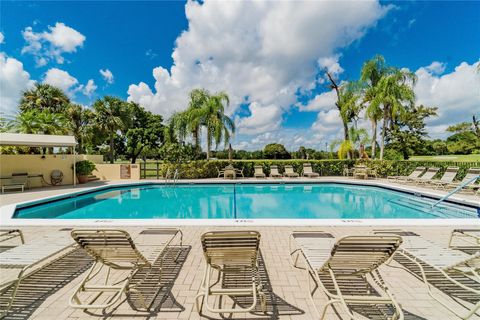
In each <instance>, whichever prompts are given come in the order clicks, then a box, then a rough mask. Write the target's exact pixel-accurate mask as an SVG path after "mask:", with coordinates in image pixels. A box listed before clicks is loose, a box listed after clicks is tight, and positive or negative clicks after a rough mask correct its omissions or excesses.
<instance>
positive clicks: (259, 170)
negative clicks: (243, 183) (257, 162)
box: [253, 166, 265, 178]
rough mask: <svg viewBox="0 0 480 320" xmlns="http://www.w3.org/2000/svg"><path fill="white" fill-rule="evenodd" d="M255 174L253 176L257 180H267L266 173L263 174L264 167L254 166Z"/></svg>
mask: <svg viewBox="0 0 480 320" xmlns="http://www.w3.org/2000/svg"><path fill="white" fill-rule="evenodd" d="M253 169H254V171H255V172H254V173H253V176H254V177H255V178H265V173H264V172H263V167H262V166H254V167H253Z"/></svg>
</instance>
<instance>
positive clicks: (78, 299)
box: [70, 228, 183, 310]
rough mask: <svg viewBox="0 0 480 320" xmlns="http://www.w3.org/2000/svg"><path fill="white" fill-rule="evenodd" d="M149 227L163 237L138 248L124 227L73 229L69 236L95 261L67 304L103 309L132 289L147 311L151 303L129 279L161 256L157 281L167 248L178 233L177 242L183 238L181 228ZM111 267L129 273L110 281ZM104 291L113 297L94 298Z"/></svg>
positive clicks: (150, 266)
mask: <svg viewBox="0 0 480 320" xmlns="http://www.w3.org/2000/svg"><path fill="white" fill-rule="evenodd" d="M151 230H152V231H156V232H152V233H154V234H158V235H163V237H161V238H162V239H154V240H156V242H155V243H149V244H148V245H145V246H141V248H140V246H138V245H136V244H135V243H134V242H133V240H132V238H131V237H130V235H129V234H128V232H126V231H124V230H118V229H76V230H72V233H71V234H72V238H73V239H74V240H75V241H76V242H77V243H78V244H79V245H80V247H81V248H83V249H85V251H86V252H87V253H88V254H89V255H91V256H92V257H93V258H94V259H95V263H94V264H93V266H92V267H91V268H90V271H89V272H88V273H87V275H86V277H85V278H84V279H83V281H82V282H81V283H80V285H79V286H78V288H77V289H76V290H75V292H74V293H73V295H72V296H71V298H70V306H71V307H72V308H78V309H106V308H108V307H110V306H113V305H114V304H115V303H116V302H117V301H119V300H120V298H121V296H122V294H123V293H125V294H127V293H128V292H130V291H132V292H136V293H138V295H139V297H140V303H141V304H142V306H143V307H144V308H145V309H147V310H148V309H149V307H150V306H151V303H149V304H147V302H146V301H145V298H144V296H143V295H142V293H141V292H140V291H139V290H137V289H136V286H135V285H131V284H130V280H131V279H132V278H133V277H134V276H135V275H136V274H137V272H138V271H140V270H144V269H148V270H151V269H152V267H153V264H154V263H155V262H156V261H157V260H158V259H161V264H160V270H159V271H160V276H159V279H158V282H160V281H161V279H162V274H163V270H162V266H163V259H164V255H165V253H166V250H167V248H168V247H169V246H170V244H171V243H172V241H173V240H174V239H175V238H176V237H177V236H180V245H182V239H183V234H182V232H181V231H180V229H176V228H165V229H151ZM177 258H178V256H177ZM175 260H176V259H175ZM103 267H107V268H108V272H107V274H106V275H104V274H103V273H101V272H100V271H101V270H102V269H103ZM111 270H125V271H129V272H127V274H126V275H124V276H123V277H121V278H120V279H119V278H118V277H114V280H113V281H111V280H110V274H111ZM147 274H148V273H147ZM97 281H98V282H97ZM96 283H101V284H96ZM92 293H95V295H94V297H93V299H91V296H90V300H89V301H83V300H84V299H83V297H82V296H83V295H87V296H88V295H91V294H92ZM104 293H111V294H113V296H112V298H111V299H109V300H108V301H107V302H104V303H96V301H95V300H96V299H97V298H98V297H99V296H100V295H102V294H104Z"/></svg>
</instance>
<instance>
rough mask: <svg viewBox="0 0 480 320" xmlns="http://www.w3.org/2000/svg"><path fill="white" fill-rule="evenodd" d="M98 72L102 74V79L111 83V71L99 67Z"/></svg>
mask: <svg viewBox="0 0 480 320" xmlns="http://www.w3.org/2000/svg"><path fill="white" fill-rule="evenodd" d="M99 72H100V74H101V75H102V78H103V80H105V81H106V82H107V83H108V84H112V83H113V73H112V71H110V70H108V69H105V70H103V69H100V70H99Z"/></svg>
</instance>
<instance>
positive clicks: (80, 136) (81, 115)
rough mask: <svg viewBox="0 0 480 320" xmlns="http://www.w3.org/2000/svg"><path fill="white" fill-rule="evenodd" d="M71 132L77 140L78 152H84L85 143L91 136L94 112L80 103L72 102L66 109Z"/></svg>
mask: <svg viewBox="0 0 480 320" xmlns="http://www.w3.org/2000/svg"><path fill="white" fill-rule="evenodd" d="M66 115H67V117H68V124H69V129H70V132H71V133H72V134H73V135H74V136H75V139H76V140H77V143H78V145H77V152H78V153H80V154H82V153H84V151H85V150H84V145H85V143H86V142H87V141H89V140H90V138H91V132H92V130H91V125H92V121H93V118H94V114H93V112H92V111H91V110H90V109H86V108H84V107H82V106H81V105H79V104H70V105H69V106H68V107H67V109H66Z"/></svg>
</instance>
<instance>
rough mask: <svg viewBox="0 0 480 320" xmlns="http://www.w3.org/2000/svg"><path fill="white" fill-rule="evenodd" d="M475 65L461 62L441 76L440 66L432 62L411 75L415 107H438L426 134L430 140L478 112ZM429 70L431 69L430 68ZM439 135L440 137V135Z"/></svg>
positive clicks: (478, 80) (478, 75)
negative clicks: (412, 77) (413, 77)
mask: <svg viewBox="0 0 480 320" xmlns="http://www.w3.org/2000/svg"><path fill="white" fill-rule="evenodd" d="M479 64H480V61H479V62H476V63H472V64H469V63H467V62H462V63H460V64H459V65H458V66H456V67H455V69H454V71H452V72H450V73H443V71H444V70H445V69H444V64H442V63H439V62H434V63H432V64H431V65H430V66H427V67H422V68H419V69H418V70H417V71H416V72H415V74H416V75H417V77H418V81H417V83H416V85H415V94H416V96H417V104H423V105H425V106H429V107H438V117H437V118H432V119H431V120H430V121H429V122H428V124H429V128H428V131H429V132H430V133H431V135H430V136H432V137H441V136H444V133H445V131H442V130H444V129H445V128H446V126H447V125H448V124H453V123H457V122H462V121H469V120H470V118H471V116H472V114H475V113H478V112H479V110H480V90H479V88H480V73H479V72H478V69H477V68H478V65H479ZM432 66H433V67H432ZM442 133H443V134H442Z"/></svg>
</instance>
